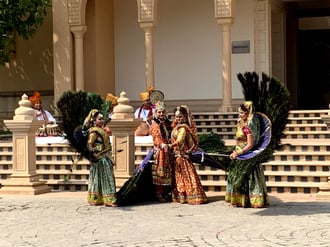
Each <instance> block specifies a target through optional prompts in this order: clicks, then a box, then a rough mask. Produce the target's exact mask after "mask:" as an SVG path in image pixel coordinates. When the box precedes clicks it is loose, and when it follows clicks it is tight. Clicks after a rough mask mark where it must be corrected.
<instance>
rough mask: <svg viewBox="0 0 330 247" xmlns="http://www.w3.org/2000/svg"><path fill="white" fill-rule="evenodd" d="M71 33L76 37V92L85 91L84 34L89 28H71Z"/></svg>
mask: <svg viewBox="0 0 330 247" xmlns="http://www.w3.org/2000/svg"><path fill="white" fill-rule="evenodd" d="M70 30H71V32H72V33H73V35H74V44H75V46H74V54H75V81H76V85H75V89H76V91H80V90H81V91H84V89H85V79H84V40H83V37H84V34H85V33H86V32H87V27H86V26H84V25H82V26H71V28H70Z"/></svg>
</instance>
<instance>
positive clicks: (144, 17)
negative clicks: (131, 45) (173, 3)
mask: <svg viewBox="0 0 330 247" xmlns="http://www.w3.org/2000/svg"><path fill="white" fill-rule="evenodd" d="M137 6H138V22H139V23H140V27H141V28H142V29H143V30H144V42H145V50H146V58H145V74H146V88H147V89H148V88H150V87H152V88H155V79H154V77H155V76H154V61H153V43H152V31H153V28H154V27H155V26H156V22H157V0H137Z"/></svg>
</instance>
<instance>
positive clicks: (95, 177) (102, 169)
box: [88, 156, 116, 206]
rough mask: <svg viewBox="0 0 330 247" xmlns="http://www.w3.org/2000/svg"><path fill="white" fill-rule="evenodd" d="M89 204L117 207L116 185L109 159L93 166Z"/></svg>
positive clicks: (90, 173)
mask: <svg viewBox="0 0 330 247" xmlns="http://www.w3.org/2000/svg"><path fill="white" fill-rule="evenodd" d="M88 204H90V205H106V206H115V205H116V183H115V177H114V171H113V166H112V162H111V160H110V159H109V157H107V156H105V157H103V158H102V159H100V160H98V161H96V162H94V163H92V164H91V168H90V172H89V180H88Z"/></svg>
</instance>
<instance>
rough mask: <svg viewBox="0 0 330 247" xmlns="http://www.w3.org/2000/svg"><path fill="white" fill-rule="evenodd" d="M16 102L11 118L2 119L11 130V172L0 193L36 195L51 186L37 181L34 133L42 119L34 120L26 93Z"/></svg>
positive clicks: (44, 191)
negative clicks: (16, 105) (16, 106)
mask: <svg viewBox="0 0 330 247" xmlns="http://www.w3.org/2000/svg"><path fill="white" fill-rule="evenodd" d="M18 104H19V107H18V108H17V109H16V110H15V116H14V118H13V120H4V123H5V125H6V126H7V127H8V129H10V130H11V131H12V132H13V169H12V170H13V173H12V175H11V176H10V179H9V180H8V181H4V182H3V183H2V186H3V188H2V189H1V190H0V193H4V194H27V195H37V194H42V193H47V192H50V190H51V188H50V187H49V186H48V185H46V182H41V181H39V176H38V174H37V173H36V145H35V133H36V130H37V129H38V128H39V127H40V126H41V122H42V121H39V120H35V118H34V110H33V109H32V108H31V103H30V101H29V100H28V96H27V95H26V94H24V95H23V96H22V99H21V101H19V103H18Z"/></svg>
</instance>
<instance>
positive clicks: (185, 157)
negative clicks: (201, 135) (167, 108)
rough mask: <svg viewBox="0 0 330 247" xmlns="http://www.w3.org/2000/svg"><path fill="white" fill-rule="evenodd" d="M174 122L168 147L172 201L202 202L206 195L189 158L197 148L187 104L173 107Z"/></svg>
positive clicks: (204, 200) (195, 135)
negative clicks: (170, 163) (171, 149)
mask: <svg viewBox="0 0 330 247" xmlns="http://www.w3.org/2000/svg"><path fill="white" fill-rule="evenodd" d="M174 116H175V119H174V122H173V124H172V125H173V130H172V137H171V144H169V146H170V147H172V148H173V152H174V156H175V161H174V176H175V183H174V188H173V195H172V198H173V202H179V203H188V204H202V203H207V197H206V195H205V192H204V190H203V186H202V184H201V181H200V179H199V176H198V174H197V172H196V169H195V166H194V164H193V163H192V161H191V159H190V157H189V156H190V154H191V153H192V152H193V151H195V149H196V148H197V134H196V132H197V131H196V127H195V124H194V121H193V119H192V116H191V114H190V112H189V108H188V107H187V106H178V107H176V108H175V109H174Z"/></svg>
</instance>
